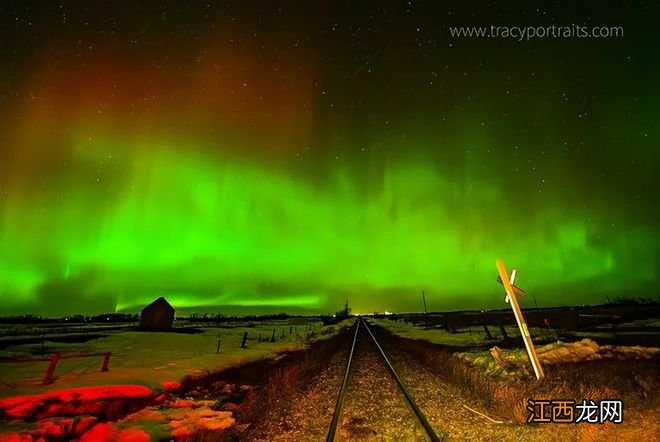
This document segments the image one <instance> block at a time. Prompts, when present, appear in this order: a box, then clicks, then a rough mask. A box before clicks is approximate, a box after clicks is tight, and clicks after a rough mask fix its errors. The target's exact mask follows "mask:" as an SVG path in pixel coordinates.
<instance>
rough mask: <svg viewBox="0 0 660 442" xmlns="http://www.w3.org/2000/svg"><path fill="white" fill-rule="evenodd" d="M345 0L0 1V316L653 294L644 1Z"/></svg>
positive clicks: (657, 99)
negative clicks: (152, 305)
mask: <svg viewBox="0 0 660 442" xmlns="http://www.w3.org/2000/svg"><path fill="white" fill-rule="evenodd" d="M360 3H361V4H360V5H356V2H351V1H332V2H331V1H318V2H305V1H282V2H275V1H255V2H250V4H249V5H247V4H246V2H244V1H222V2H210V3H207V2H195V1H185V2H184V1H179V2H175V1H171V0H170V1H158V2H156V1H140V2H110V1H95V2H86V1H76V2H72V1H48V2H45V1H25V0H21V1H12V0H5V1H3V2H2V3H1V4H0V54H2V63H1V64H0V85H1V86H0V314H27V313H31V314H41V315H50V316H58V315H65V314H74V313H86V314H90V313H102V312H112V311H134V310H136V309H139V308H141V307H142V306H144V305H145V304H147V303H148V302H150V301H151V300H153V299H154V298H155V297H157V296H165V297H167V298H168V299H169V300H170V302H172V304H173V305H174V306H175V307H176V308H177V309H179V311H200V312H203V311H224V312H227V313H233V312H256V313H267V312H270V313H273V312H281V311H284V312H290V313H319V312H333V311H335V310H338V309H339V308H340V307H341V305H342V304H343V302H344V300H345V299H347V298H348V299H349V303H350V304H351V306H352V307H353V309H354V311H355V312H361V313H365V312H372V311H384V310H388V311H418V310H420V309H421V308H422V306H421V291H422V290H425V291H426V294H427V299H428V303H429V308H430V309H431V310H437V311H439V310H448V309H472V308H476V309H481V308H493V307H505V306H506V304H504V303H503V292H502V288H501V286H499V285H498V284H497V283H496V282H495V279H496V276H497V271H496V267H495V259H496V258H501V259H503V260H504V262H505V263H506V264H507V266H508V267H513V266H515V267H517V268H518V271H519V276H518V284H519V285H520V286H521V287H522V288H523V289H525V290H526V291H528V292H533V293H534V294H535V296H536V300H537V302H538V304H539V305H540V306H554V305H575V304H590V303H602V302H605V301H606V300H607V297H610V298H613V297H617V296H649V297H655V298H657V296H658V288H659V283H658V270H659V257H658V235H659V233H660V232H659V229H660V223H658V221H659V216H658V215H659V209H658V204H657V194H658V189H659V188H660V186H659V179H658V171H657V169H658V141H659V135H660V131H659V122H660V118H659V116H660V112H659V108H658V106H659V105H658V103H660V88H659V87H658V78H660V69H659V68H660V61H659V60H660V59H659V58H658V54H657V48H658V47H660V36H659V34H658V32H657V29H656V28H657V23H655V22H654V18H655V17H658V12H659V11H658V6H657V5H655V4H653V3H652V2H647V3H634V2H633V3H625V4H624V3H621V4H620V5H619V6H617V7H615V8H614V7H613V8H612V9H610V10H607V9H606V8H604V7H603V6H602V3H601V2H596V1H585V2H580V4H579V5H575V4H573V2H564V3H561V2H550V3H549V4H548V6H547V7H544V8H537V7H531V6H529V5H528V2H515V1H514V2H507V4H502V5H500V4H498V5H496V4H494V3H492V2H483V1H480V2H476V1H474V2H473V1H468V2H465V1H460V2H459V1H451V2H435V1H427V2H422V1H410V2H405V1H403V2H398V1H397V2H394V1H367V2H360ZM553 24H554V25H572V24H581V25H585V26H620V27H622V28H623V30H624V36H623V37H620V38H600V39H597V38H544V39H532V40H530V41H517V40H515V39H502V38H499V39H498V38H490V39H489V38H458V37H452V36H451V35H450V27H452V26H490V25H498V26H505V25H508V26H549V25H553ZM527 298H529V297H527ZM527 298H525V299H523V300H522V301H521V304H522V305H523V307H525V306H528V307H529V306H530V305H533V304H531V300H530V299H527Z"/></svg>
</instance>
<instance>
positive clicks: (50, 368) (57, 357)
mask: <svg viewBox="0 0 660 442" xmlns="http://www.w3.org/2000/svg"><path fill="white" fill-rule="evenodd" d="M59 360H60V354H59V353H57V352H55V353H53V355H52V356H51V357H50V364H48V368H47V369H46V375H45V376H44V380H43V382H42V383H41V385H48V384H50V381H51V380H52V378H53V373H54V372H55V367H57V362H58V361H59Z"/></svg>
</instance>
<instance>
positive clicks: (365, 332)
mask: <svg viewBox="0 0 660 442" xmlns="http://www.w3.org/2000/svg"><path fill="white" fill-rule="evenodd" d="M360 334H361V335H360ZM359 337H360V338H362V339H366V340H370V341H372V343H373V344H374V346H375V347H376V349H377V353H378V354H379V355H380V357H381V360H382V362H384V366H385V367H386V368H384V371H386V372H389V374H390V375H391V377H392V378H393V380H394V381H395V382H394V383H395V385H396V386H397V387H398V390H399V392H400V393H401V395H402V396H403V398H402V400H405V402H406V404H407V405H408V407H409V409H410V410H411V411H412V413H413V415H414V419H416V420H417V422H418V423H419V425H421V427H422V428H423V430H424V431H423V432H424V433H425V436H427V438H428V440H430V441H432V442H436V441H441V440H443V439H444V438H443V436H442V435H441V434H439V433H437V432H436V431H435V429H434V428H433V427H432V426H431V424H430V423H429V421H428V420H427V419H426V416H424V413H423V412H422V410H420V408H419V407H418V406H417V404H416V403H415V399H414V397H413V396H412V394H411V393H410V391H409V390H408V388H407V387H406V385H405V383H404V382H403V380H402V379H401V378H400V377H399V375H398V373H397V372H396V370H395V369H394V367H393V366H392V364H391V362H390V360H389V359H388V357H387V355H386V354H385V351H384V350H383V347H381V345H380V344H379V343H378V340H377V339H376V336H374V334H373V332H372V331H371V329H370V328H369V325H368V324H367V322H366V321H365V320H363V319H362V318H358V320H357V321H356V323H355V333H354V335H353V343H352V345H351V350H350V353H349V356H348V360H347V362H346V369H345V372H344V376H343V380H342V384H341V388H340V389H339V395H338V397H337V402H336V404H335V410H334V413H333V416H332V421H331V422H330V427H329V428H328V433H327V437H326V442H334V441H335V439H336V438H337V433H338V431H339V429H340V427H341V422H342V412H343V410H344V402H345V400H346V395H347V392H348V389H349V388H348V387H349V384H350V381H351V368H353V366H354V363H355V359H356V355H357V353H358V351H357V347H358V346H357V345H356V344H357V343H358V338H359ZM375 400H379V398H373V399H372V401H375Z"/></svg>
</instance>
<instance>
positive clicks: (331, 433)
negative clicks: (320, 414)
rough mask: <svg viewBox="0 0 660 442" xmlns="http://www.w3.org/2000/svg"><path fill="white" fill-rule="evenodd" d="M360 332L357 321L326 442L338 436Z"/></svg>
mask: <svg viewBox="0 0 660 442" xmlns="http://www.w3.org/2000/svg"><path fill="white" fill-rule="evenodd" d="M359 330H360V321H359V320H358V321H355V335H353V344H352V345H351V353H350V354H349V355H348V361H347V362H346V371H345V372H344V380H343V381H342V383H341V388H340V389H339V397H338V398H337V403H336V404H335V412H334V414H333V415H332V421H331V422H330V428H329V429H328V436H327V437H326V438H325V440H326V442H334V440H335V436H336V434H337V426H338V425H339V418H340V417H341V409H342V407H343V406H344V398H345V397H346V387H348V374H349V373H350V371H351V363H352V362H353V354H354V353H355V343H356V342H357V336H358V331H359Z"/></svg>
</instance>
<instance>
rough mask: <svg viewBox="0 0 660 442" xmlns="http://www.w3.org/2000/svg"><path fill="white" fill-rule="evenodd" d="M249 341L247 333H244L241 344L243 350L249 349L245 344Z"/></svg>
mask: <svg viewBox="0 0 660 442" xmlns="http://www.w3.org/2000/svg"><path fill="white" fill-rule="evenodd" d="M246 341H247V332H243V342H242V343H241V348H247V347H246V346H245V342H246Z"/></svg>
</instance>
